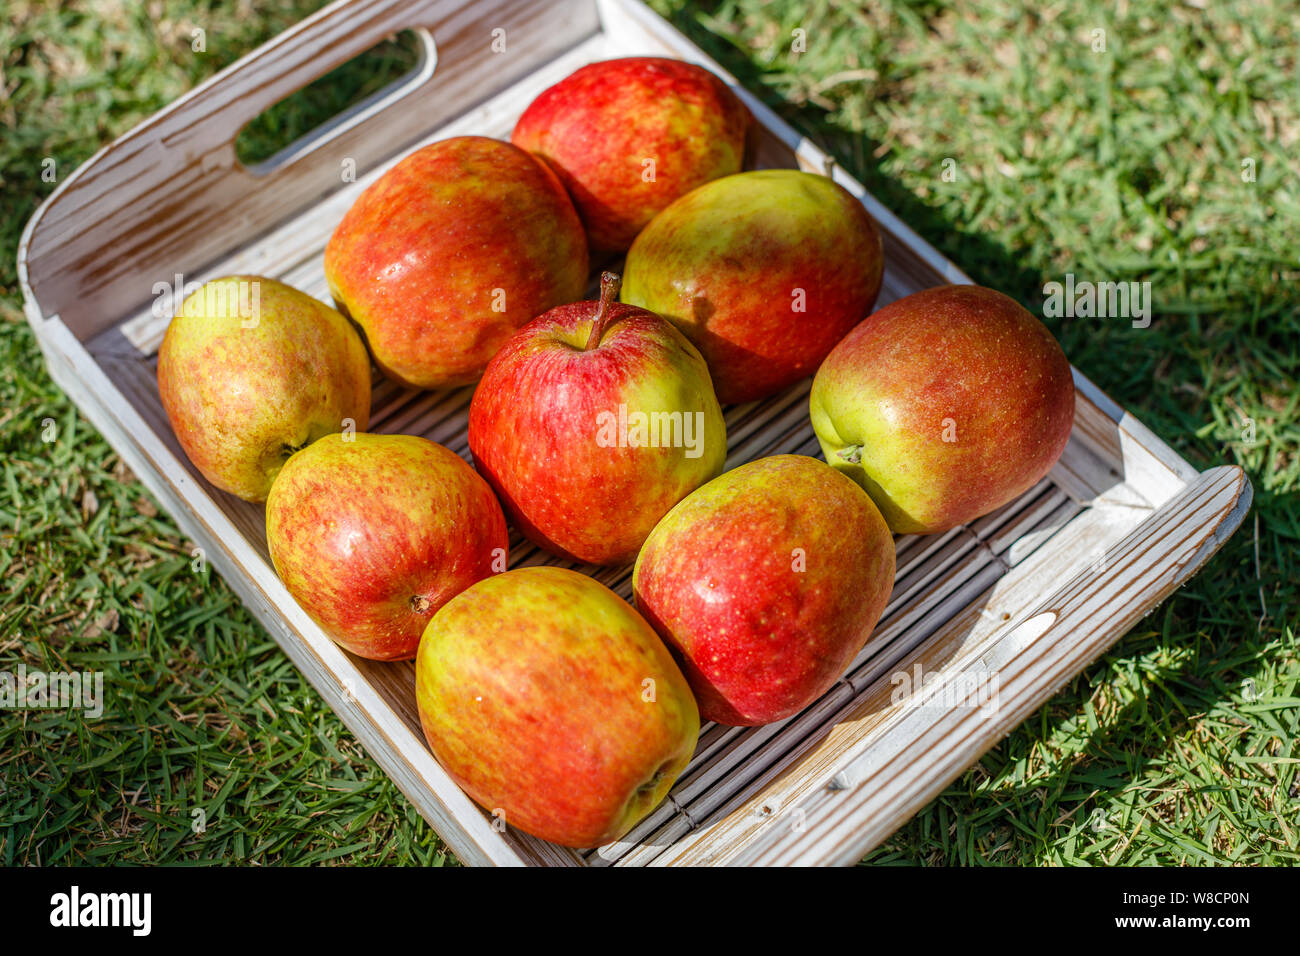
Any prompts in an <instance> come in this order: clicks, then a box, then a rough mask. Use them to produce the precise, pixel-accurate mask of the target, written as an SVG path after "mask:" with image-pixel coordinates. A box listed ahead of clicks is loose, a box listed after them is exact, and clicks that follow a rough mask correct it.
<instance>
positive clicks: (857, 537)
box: [632, 455, 895, 727]
mask: <svg viewBox="0 0 1300 956" xmlns="http://www.w3.org/2000/svg"><path fill="white" fill-rule="evenodd" d="M894 561H895V555H894V541H893V538H892V537H891V536H890V534H889V529H888V528H887V527H886V526H885V521H884V519H883V518H882V517H881V516H880V512H879V511H878V510H877V509H876V506H875V505H874V504H872V503H871V499H870V498H869V497H867V495H866V494H865V493H864V492H863V491H862V489H861V488H860V487H858V486H857V485H856V484H854V483H853V482H852V481H851V480H849V479H848V478H846V477H844V476H843V475H841V474H839V473H838V472H836V471H835V470H834V469H833V468H830V467H829V466H827V465H826V464H825V463H824V462H821V461H818V460H817V459H815V458H807V457H804V456H802V455H777V456H775V457H772V458H760V459H759V460H757V461H753V462H750V463H748V464H745V465H741V466H740V467H739V468H735V469H733V470H732V471H729V472H727V473H725V474H724V475H722V477H720V478H716V479H714V480H713V481H711V482H709V483H708V484H707V485H705V486H704V487H703V488H701V489H700V490H699V491H697V492H695V493H694V494H692V495H690V496H689V497H688V498H686V499H685V500H684V501H683V502H682V503H681V504H679V505H678V506H677V507H676V508H674V509H673V510H672V511H670V512H669V513H668V515H667V517H665V518H664V519H663V520H662V521H661V522H659V524H658V525H657V526H656V527H655V529H654V531H652V532H651V533H650V537H649V538H647V539H646V543H645V546H644V547H643V548H642V549H641V554H640V556H639V557H638V558H637V562H636V568H635V569H634V571H633V576H632V581H633V589H634V593H635V597H636V606H637V609H638V610H639V611H640V612H641V613H642V614H643V615H645V618H646V620H647V621H649V622H650V624H651V625H652V626H653V627H654V629H655V630H656V631H657V632H658V633H659V636H660V637H662V638H663V639H664V641H665V642H666V643H667V644H668V646H669V647H670V648H671V649H672V650H673V653H674V656H675V657H676V658H677V660H678V662H679V663H680V664H681V665H682V671H683V673H685V674H686V679H687V680H688V681H689V682H690V685H691V689H692V690H693V691H694V692H695V698H696V700H697V701H698V702H699V706H700V716H701V718H702V719H704V720H712V721H715V722H717V723H720V724H729V725H732V726H740V727H749V726H757V725H759V724H766V723H771V722H772V721H776V720H784V719H785V718H787V717H790V716H792V715H794V714H797V713H798V712H799V711H801V710H803V709H804V708H805V707H807V706H808V705H809V704H811V703H812V702H813V701H815V700H816V699H817V698H818V697H820V696H821V695H822V694H824V693H825V692H826V691H827V690H829V689H830V687H831V686H832V685H833V684H834V683H835V682H836V681H837V680H838V679H839V678H840V676H841V675H843V673H844V671H845V669H846V668H847V667H848V665H849V664H850V663H851V662H852V660H853V658H854V657H855V656H856V655H857V653H858V651H860V650H861V649H862V648H863V646H864V645H865V644H866V643H867V639H868V638H869V637H870V635H871V631H872V628H874V627H875V626H876V622H877V621H878V620H879V619H880V614H881V612H882V611H883V610H884V608H885V604H886V603H887V602H888V600H889V595H890V592H891V591H892V590H893V586H894Z"/></svg>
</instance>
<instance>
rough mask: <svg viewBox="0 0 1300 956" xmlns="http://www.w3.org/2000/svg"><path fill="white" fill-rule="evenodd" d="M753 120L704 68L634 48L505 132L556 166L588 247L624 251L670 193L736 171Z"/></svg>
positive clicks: (564, 85) (567, 85)
mask: <svg viewBox="0 0 1300 956" xmlns="http://www.w3.org/2000/svg"><path fill="white" fill-rule="evenodd" d="M752 128H753V119H752V117H751V116H750V114H749V110H748V109H746V108H745V105H744V104H743V103H741V102H740V100H739V99H737V97H736V95H735V94H734V93H733V92H732V91H731V90H730V88H728V86H727V85H726V84H725V83H723V82H722V80H720V79H718V77H716V76H714V75H713V74H712V73H710V72H709V71H708V70H706V69H704V68H703V67H699V66H695V65H694V64H691V63H683V62H682V61H680V60H670V59H664V58H661V57H649V56H638V57H626V58H623V59H617V60H603V61H601V62H598V63H591V64H588V65H587V66H584V67H583V68H582V69H580V70H578V71H577V72H576V73H574V74H572V75H571V76H569V77H566V78H565V79H563V80H561V81H560V82H559V83H556V84H555V85H554V86H552V87H550V88H549V89H547V90H545V91H544V92H543V93H542V94H541V95H540V96H538V97H537V99H535V100H534V101H533V102H532V104H531V105H530V106H529V107H528V109H526V110H525V111H524V113H523V115H522V116H520V117H519V122H518V123H517V124H515V130H514V133H513V134H512V135H511V137H510V139H511V142H513V143H514V144H515V145H516V146H519V147H522V148H523V149H526V150H529V151H530V152H532V153H535V154H536V155H538V156H541V157H542V158H543V159H545V160H546V162H547V163H549V164H550V166H551V168H553V169H554V170H555V171H556V172H557V173H558V174H559V176H560V179H561V181H562V182H563V183H564V185H565V188H566V189H568V191H569V194H570V195H571V196H572V197H573V201H574V203H575V204H576V205H577V207H578V212H579V214H580V215H581V217H582V221H583V224H584V225H585V226H586V228H587V236H588V240H589V241H590V243H591V247H592V248H593V249H599V250H604V251H614V252H623V251H625V250H626V249H627V247H628V246H629V245H631V244H632V240H633V239H634V238H635V237H636V234H637V233H638V232H640V231H641V229H642V228H643V227H644V226H645V224H646V223H648V222H649V221H650V220H651V219H653V218H654V216H655V215H656V214H657V213H659V212H660V211H661V210H663V209H664V208H666V207H667V206H668V204H669V203H671V202H672V201H673V200H674V199H677V198H678V197H679V196H684V195H685V194H686V193H688V192H690V191H691V190H692V189H694V188H695V187H696V186H700V185H703V184H704V183H706V182H708V181H709V180H711V179H716V178H718V177H719V176H727V175H730V174H731V173H738V172H740V170H741V169H742V168H743V166H744V160H745V151H746V142H747V137H748V136H749V134H750V131H751V130H752Z"/></svg>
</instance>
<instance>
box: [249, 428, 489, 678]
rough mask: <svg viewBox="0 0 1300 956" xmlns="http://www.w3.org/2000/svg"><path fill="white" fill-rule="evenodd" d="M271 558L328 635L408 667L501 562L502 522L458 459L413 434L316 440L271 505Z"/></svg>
mask: <svg viewBox="0 0 1300 956" xmlns="http://www.w3.org/2000/svg"><path fill="white" fill-rule="evenodd" d="M266 540H267V546H268V548H269V549H270V552H271V562H272V564H274V565H275V570H276V573H277V574H279V576H280V580H281V581H283V582H284V585H285V587H286V588H287V589H288V591H289V593H290V594H291V595H293V598H294V600H295V601H297V602H298V604H299V605H301V607H302V609H303V610H304V611H306V612H307V614H308V616H309V617H311V619H312V620H313V621H315V622H316V623H317V624H319V625H320V627H321V628H322V629H323V630H324V631H325V633H326V634H328V635H329V636H330V637H331V638H332V639H333V640H335V641H336V642H338V643H339V644H341V645H342V646H343V647H345V648H347V649H348V650H349V651H351V652H352V653H354V654H357V655H359V656H361V657H365V658H368V659H370V660H375V661H393V660H410V659H411V658H412V657H414V656H415V652H416V649H417V648H418V647H419V644H420V636H421V635H422V634H423V633H424V629H425V627H426V625H427V624H428V623H429V620H430V618H431V617H432V616H433V614H434V612H436V611H437V610H438V609H439V608H440V607H442V606H443V605H444V604H446V603H447V602H448V601H449V600H451V599H452V598H453V597H455V596H456V595H457V594H459V593H460V592H461V591H463V590H465V588H467V587H469V586H470V585H472V584H474V583H475V582H477V581H480V580H482V579H483V578H485V577H487V576H489V575H490V574H492V573H493V571H494V567H493V565H494V562H495V563H496V569H503V568H504V567H505V556H506V554H507V553H508V548H509V538H508V535H507V531H506V519H505V515H504V514H502V512H501V506H500V505H499V504H498V503H497V500H496V498H495V497H494V496H493V494H492V490H491V489H490V488H489V487H488V486H487V483H486V482H485V481H484V480H483V479H482V478H480V477H479V476H478V474H477V473H476V472H475V471H474V469H473V468H471V467H470V466H469V465H468V464H466V462H465V461H464V460H463V459H462V458H461V457H460V456H459V455H457V454H456V453H455V452H453V451H450V450H448V449H446V448H444V447H443V446H441V445H438V444H435V443H434V442H431V441H428V440H427V439H424V438H417V437H415V436H412V435H370V434H365V433H358V434H357V435H354V436H352V440H344V438H343V436H339V437H337V438H328V439H324V440H322V441H318V442H316V443H315V444H313V445H309V446H308V447H307V448H305V449H303V450H302V451H300V452H298V454H296V455H294V456H293V457H292V458H291V459H289V462H288V463H287V464H286V465H285V466H284V468H283V469H282V470H281V472H280V474H279V476H278V477H277V478H276V480H275V484H274V485H273V486H272V487H271V496H270V498H269V499H268V500H267V502H266Z"/></svg>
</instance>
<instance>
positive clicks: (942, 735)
mask: <svg viewBox="0 0 1300 956" xmlns="http://www.w3.org/2000/svg"><path fill="white" fill-rule="evenodd" d="M1250 499H1251V491H1250V484H1249V482H1247V481H1246V479H1245V475H1244V473H1243V472H1242V470H1241V469H1240V468H1236V467H1223V468H1215V469H1211V470H1210V471H1208V472H1206V473H1205V474H1204V475H1202V476H1201V477H1200V478H1198V479H1197V480H1196V481H1195V482H1194V483H1193V484H1192V485H1190V486H1188V487H1187V488H1186V489H1184V490H1183V491H1182V492H1180V493H1179V494H1178V495H1176V496H1175V497H1174V498H1172V499H1170V501H1168V502H1166V504H1165V505H1164V506H1163V507H1162V508H1161V509H1160V510H1159V511H1158V512H1157V513H1156V514H1155V515H1154V516H1153V517H1152V518H1151V520H1150V521H1149V522H1144V523H1143V524H1142V525H1140V526H1139V527H1138V528H1136V529H1135V530H1134V531H1133V532H1131V533H1129V534H1128V535H1126V536H1125V537H1124V538H1123V539H1122V540H1120V541H1119V542H1117V543H1116V544H1115V545H1113V546H1112V547H1111V548H1110V549H1109V550H1108V551H1107V552H1106V555H1105V563H1104V569H1101V568H1096V569H1093V568H1090V569H1086V570H1084V571H1081V572H1080V573H1078V574H1077V575H1076V576H1075V577H1074V578H1073V579H1072V580H1071V581H1069V582H1068V583H1067V584H1066V585H1065V586H1063V587H1061V588H1060V589H1059V590H1058V591H1056V592H1055V593H1053V594H1052V595H1051V596H1050V597H1048V598H1047V599H1045V600H1041V601H1040V602H1038V603H1036V604H1035V605H1034V606H1033V607H1032V608H1030V609H1029V610H1027V611H1026V612H1024V613H1022V614H1021V615H1019V616H1017V618H1016V620H1015V622H1014V626H1012V627H1008V628H1005V629H1004V630H1003V632H1002V633H1001V635H1000V636H999V638H998V639H997V640H996V641H995V642H993V643H992V644H991V646H990V645H989V644H985V645H982V646H980V647H979V648H978V649H971V650H969V651H963V652H961V653H959V654H958V655H955V656H954V657H953V658H952V659H951V660H950V661H949V662H948V664H947V667H946V669H945V670H946V673H948V674H951V675H953V676H954V677H960V675H962V674H964V673H968V672H971V671H978V672H979V673H980V675H981V676H983V675H985V674H987V673H995V674H997V675H998V681H997V688H998V696H997V706H996V707H995V708H994V709H992V711H991V712H984V711H981V710H979V709H977V708H973V707H951V708H942V709H941V708H925V707H913V708H906V707H901V706H899V705H894V706H895V708H896V709H898V710H899V711H901V714H902V716H901V718H900V719H899V720H898V722H897V724H896V726H895V727H894V728H893V731H892V732H891V733H890V734H888V735H886V736H882V737H881V738H880V742H879V745H878V746H877V747H876V748H873V749H871V750H868V751H867V752H865V753H863V754H861V755H859V756H858V757H857V758H856V759H855V760H853V761H851V762H850V763H849V764H848V765H847V766H844V767H841V768H840V769H839V770H837V771H835V772H834V773H833V774H832V775H831V776H829V777H827V778H826V779H825V780H824V781H823V784H822V786H821V787H819V788H817V789H815V790H812V791H810V792H808V793H806V795H805V796H804V797H803V798H802V799H801V800H799V801H798V803H797V806H798V809H799V810H800V811H801V812H800V813H798V814H797V815H795V816H794V819H795V820H797V821H798V823H799V827H798V828H796V827H794V826H792V825H791V824H792V820H791V817H790V810H791V809H792V808H793V806H794V804H790V803H786V804H781V805H778V806H775V807H771V808H770V810H771V811H772V812H770V813H768V814H763V813H761V812H760V811H761V809H762V805H760V806H759V807H756V808H754V809H753V810H751V811H750V812H749V813H748V814H747V815H746V814H745V813H744V811H743V810H741V811H737V814H736V815H735V816H736V817H746V816H747V817H748V819H747V820H746V822H747V823H748V824H749V826H748V833H747V834H746V835H744V836H740V835H737V834H734V833H731V834H727V835H726V836H725V838H723V839H720V840H718V845H719V846H722V847H725V848H726V849H725V850H724V851H723V852H722V853H721V854H715V855H714V858H713V860H712V862H715V863H722V862H731V863H737V864H748V865H760V864H762V865H773V864H786V865H789V864H797V865H826V864H845V863H849V862H852V861H853V860H856V859H858V858H860V857H861V855H862V853H864V852H866V850H867V849H868V848H869V847H871V846H874V845H875V844H877V843H879V842H880V841H881V840H883V839H884V838H885V837H886V836H888V834H889V833H891V832H892V831H893V829H895V828H896V827H897V826H898V825H899V824H901V823H902V822H903V821H904V820H905V819H906V814H905V813H900V808H903V807H913V806H916V805H917V804H918V803H920V804H923V803H925V802H928V801H929V800H930V799H932V798H933V797H934V796H935V795H936V794H937V793H938V792H939V791H941V790H942V789H943V787H945V786H946V785H947V784H948V783H949V782H951V780H953V779H954V778H955V777H956V776H958V775H959V774H961V773H962V772H963V771H964V770H965V769H966V768H967V767H969V766H970V765H971V764H972V763H974V762H975V761H977V760H978V759H979V757H980V756H981V755H982V754H983V753H984V752H985V751H987V750H988V749H989V748H990V747H992V746H993V745H994V744H995V743H996V742H997V741H998V740H1000V739H1001V738H1002V737H1004V736H1005V735H1006V734H1008V733H1010V731H1011V730H1012V729H1014V728H1015V727H1016V726H1017V725H1018V724H1020V723H1021V722H1022V721H1023V720H1024V719H1025V718H1026V717H1028V716H1029V715H1030V714H1031V713H1033V711H1034V710H1036V709H1037V708H1038V707H1040V706H1041V705H1042V704H1043V702H1044V701H1046V700H1047V699H1048V698H1049V697H1050V696H1051V695H1052V694H1053V693H1055V691H1056V690H1057V689H1058V688H1059V687H1060V686H1061V685H1062V684H1064V683H1065V682H1066V681H1068V680H1069V679H1070V678H1072V677H1073V676H1074V675H1075V674H1077V673H1079V671H1081V670H1082V669H1083V668H1084V667H1086V666H1087V665H1088V664H1089V663H1090V662H1091V661H1092V660H1094V659H1095V658H1096V657H1097V656H1099V655H1100V654H1101V653H1102V652H1103V651H1105V649H1106V648H1107V647H1108V646H1109V645H1110V643H1111V641H1112V640H1113V633H1114V631H1115V629H1116V627H1118V629H1119V630H1120V632H1121V633H1122V632H1123V631H1126V630H1127V629H1128V628H1129V627H1131V626H1132V625H1133V624H1134V623H1135V622H1136V621H1137V620H1138V619H1139V618H1140V617H1141V616H1142V615H1144V614H1145V613H1147V611H1149V609H1150V608H1151V607H1153V606H1154V605H1155V604H1157V603H1159V602H1160V601H1161V600H1163V599H1164V598H1165V597H1167V596H1168V595H1169V594H1170V593H1171V592H1172V591H1173V590H1174V589H1176V588H1177V587H1178V585H1179V584H1181V583H1182V582H1183V581H1185V580H1186V579H1187V578H1188V577H1189V576H1190V575H1191V574H1193V573H1195V571H1196V570H1198V569H1199V568H1200V567H1201V565H1203V564H1204V563H1205V561H1206V560H1208V559H1209V557H1210V556H1211V555H1212V554H1214V552H1215V551H1217V550H1218V548H1219V547H1220V546H1221V545H1222V543H1223V542H1224V541H1225V540H1227V537H1228V536H1229V535H1230V534H1231V533H1232V532H1233V531H1234V530H1236V527H1237V525H1238V524H1239V523H1240V521H1241V519H1242V517H1243V516H1244V514H1245V512H1246V510H1247V508H1248V507H1249V505H1250ZM954 623H958V622H954ZM959 623H960V624H967V623H969V624H971V626H973V622H971V621H969V620H968V621H962V622H959ZM888 686H889V685H888V684H878V685H876V688H875V692H876V694H877V696H878V697H882V696H884V697H886V699H887V695H886V689H887V688H888ZM768 796H769V795H768V794H765V795H764V798H765V799H766V798H768ZM782 813H784V814H785V815H786V818H785V819H784V820H782V819H781V817H782ZM680 861H681V860H680V859H679V860H678V862H680Z"/></svg>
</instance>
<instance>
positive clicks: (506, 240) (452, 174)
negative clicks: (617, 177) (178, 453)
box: [325, 136, 587, 388]
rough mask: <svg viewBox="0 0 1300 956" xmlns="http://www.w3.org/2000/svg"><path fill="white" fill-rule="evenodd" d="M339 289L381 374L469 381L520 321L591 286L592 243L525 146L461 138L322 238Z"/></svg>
mask: <svg viewBox="0 0 1300 956" xmlns="http://www.w3.org/2000/svg"><path fill="white" fill-rule="evenodd" d="M325 277H326V279H327V280H328V282H329V288H330V292H331V294H332V295H333V296H334V299H335V301H336V302H337V303H338V304H339V306H340V308H341V309H343V311H345V312H346V313H347V314H348V315H349V316H351V317H352V318H353V319H354V320H355V321H356V322H357V323H358V324H359V325H360V326H361V328H362V329H363V330H364V331H365V334H366V339H367V341H368V342H369V344H370V350H371V352H372V353H373V355H374V357H375V362H376V363H377V364H378V365H379V367H380V368H381V369H382V370H383V371H384V374H385V375H387V376H388V377H390V378H393V379H395V380H397V381H399V382H401V383H403V384H406V385H410V386H414V387H417V388H447V387H451V386H456V385H468V384H470V383H471V382H473V381H475V380H476V379H477V378H478V377H479V375H481V374H482V372H483V369H484V367H485V366H486V365H487V363H488V359H490V358H491V357H492V355H493V353H495V352H496V350H497V349H498V348H500V347H501V345H502V344H503V343H504V342H505V340H506V339H508V338H509V337H510V335H511V333H513V332H514V331H515V330H516V329H518V328H519V327H520V326H521V325H523V324H524V323H525V322H527V321H528V320H529V319H532V318H533V317H534V316H537V315H540V314H541V313H543V312H545V311H546V310H547V309H549V308H551V307H553V306H556V305H559V304H561V303H563V302H572V301H574V300H575V299H577V298H579V297H580V296H581V295H582V292H583V290H584V289H585V288H586V285H587V241H586V238H585V236H584V235H583V232H582V223H581V222H580V221H579V219H578V214H577V212H576V211H575V210H574V208H573V204H572V203H571V202H570V201H569V197H568V196H567V195H566V194H565V191H564V187H563V186H561V185H560V182H559V180H558V179H556V178H555V175H554V173H552V172H551V171H550V170H549V169H548V168H547V167H546V166H545V165H544V164H542V163H541V162H539V161H538V160H536V159H534V158H533V157H532V156H530V155H529V154H528V153H526V152H524V151H523V150H522V149H519V148H518V147H515V146H511V145H510V144H509V143H503V142H500V141H499V140H494V139H487V138H485V137H482V136H458V137H455V138H452V139H446V140H442V141H441V142H437V143H433V144H431V145H429V146H426V147H424V148H423V149H420V150H417V151H416V152H414V153H412V154H411V155H410V156H407V157H406V158H405V159H403V160H402V161H401V162H399V163H398V164H397V165H396V166H394V167H393V168H392V169H390V170H389V171H388V172H386V173H385V174H384V175H383V176H381V177H380V178H379V179H378V180H377V181H376V182H374V183H373V184H372V185H371V186H370V187H369V188H368V189H366V191H365V192H363V193H362V194H361V196H360V198H358V199H357V201H356V203H354V204H353V206H352V208H351V209H349V210H348V212H347V214H346V215H345V216H344V217H343V220H342V222H340V223H339V225H338V227H337V228H336V229H335V230H334V234H333V235H332V236H331V237H330V241H329V244H328V245H327V246H326V247H325Z"/></svg>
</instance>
